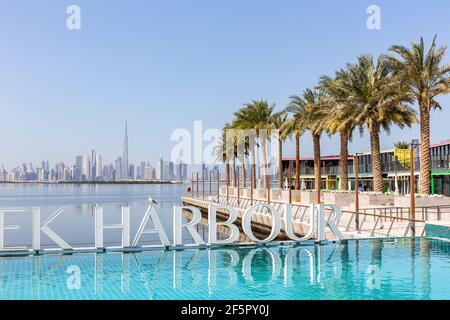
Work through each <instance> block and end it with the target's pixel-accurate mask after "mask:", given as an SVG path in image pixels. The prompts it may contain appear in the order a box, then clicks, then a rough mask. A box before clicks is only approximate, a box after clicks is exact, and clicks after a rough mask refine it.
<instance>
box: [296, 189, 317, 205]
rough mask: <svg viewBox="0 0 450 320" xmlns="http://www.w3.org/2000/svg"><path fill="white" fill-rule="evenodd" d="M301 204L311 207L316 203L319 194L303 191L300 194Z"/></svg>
mask: <svg viewBox="0 0 450 320" xmlns="http://www.w3.org/2000/svg"><path fill="white" fill-rule="evenodd" d="M300 197H301V199H300V203H301V204H305V205H310V204H311V203H314V202H315V200H316V197H317V192H315V191H301V192H300Z"/></svg>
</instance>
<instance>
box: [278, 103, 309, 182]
mask: <svg viewBox="0 0 450 320" xmlns="http://www.w3.org/2000/svg"><path fill="white" fill-rule="evenodd" d="M285 111H286V112H288V113H291V114H292V117H291V118H287V119H286V121H285V122H284V123H283V125H282V126H281V128H280V130H281V135H282V136H283V137H284V138H286V137H289V136H290V137H291V136H294V139H295V189H296V190H300V137H301V135H302V134H303V132H304V131H305V128H304V127H303V121H302V120H301V118H302V117H303V112H304V109H303V105H299V104H292V103H291V104H290V105H289V106H288V107H287V108H286V110H285ZM289 174H290V173H289Z"/></svg>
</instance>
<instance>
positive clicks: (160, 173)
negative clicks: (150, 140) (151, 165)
mask: <svg viewBox="0 0 450 320" xmlns="http://www.w3.org/2000/svg"><path fill="white" fill-rule="evenodd" d="M156 179H157V180H163V179H164V160H163V157H162V155H161V156H160V158H159V160H158V162H157V163H156Z"/></svg>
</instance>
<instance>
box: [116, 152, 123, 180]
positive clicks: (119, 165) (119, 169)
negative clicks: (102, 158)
mask: <svg viewBox="0 0 450 320" xmlns="http://www.w3.org/2000/svg"><path fill="white" fill-rule="evenodd" d="M114 167H115V180H120V179H122V177H123V174H122V169H123V165H122V157H118V158H117V160H116V162H115V166H114Z"/></svg>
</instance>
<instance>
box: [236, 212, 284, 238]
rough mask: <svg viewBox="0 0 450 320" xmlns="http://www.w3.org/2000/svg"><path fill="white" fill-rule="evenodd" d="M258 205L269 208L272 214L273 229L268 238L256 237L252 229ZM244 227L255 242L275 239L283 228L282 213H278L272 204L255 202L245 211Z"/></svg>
mask: <svg viewBox="0 0 450 320" xmlns="http://www.w3.org/2000/svg"><path fill="white" fill-rule="evenodd" d="M258 207H261V208H262V209H263V208H267V210H268V211H269V213H270V214H272V230H271V232H270V235H269V236H268V237H267V238H266V239H263V240H260V239H258V238H256V237H255V235H254V234H253V231H252V214H253V213H254V212H256V210H257V209H258ZM256 214H258V215H265V214H262V213H256ZM242 229H243V230H244V233H245V234H246V235H247V237H249V238H250V239H251V240H252V241H254V242H261V243H263V242H269V241H272V240H273V239H275V238H276V237H277V236H278V234H279V233H280V230H281V225H280V214H279V213H278V211H277V209H275V208H274V207H272V206H269V205H267V204H255V205H253V206H251V207H250V208H248V209H247V210H246V211H245V213H244V216H243V218H242Z"/></svg>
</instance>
